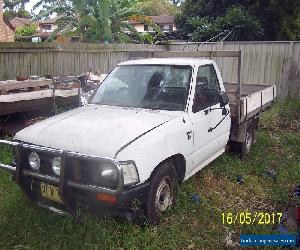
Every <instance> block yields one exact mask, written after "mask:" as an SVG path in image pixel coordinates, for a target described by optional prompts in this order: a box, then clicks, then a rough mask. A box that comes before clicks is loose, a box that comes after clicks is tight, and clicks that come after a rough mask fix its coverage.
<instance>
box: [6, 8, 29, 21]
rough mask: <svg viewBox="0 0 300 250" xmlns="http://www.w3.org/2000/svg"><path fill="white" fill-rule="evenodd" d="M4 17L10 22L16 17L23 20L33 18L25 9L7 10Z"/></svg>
mask: <svg viewBox="0 0 300 250" xmlns="http://www.w3.org/2000/svg"><path fill="white" fill-rule="evenodd" d="M3 15H4V17H5V18H6V19H8V20H11V19H13V18H15V17H22V18H29V19H30V18H31V15H30V13H29V12H28V11H27V10H24V9H18V10H17V11H15V10H5V11H4V13H3Z"/></svg>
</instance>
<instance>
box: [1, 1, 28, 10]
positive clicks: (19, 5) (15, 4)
mask: <svg viewBox="0 0 300 250" xmlns="http://www.w3.org/2000/svg"><path fill="white" fill-rule="evenodd" d="M28 2H29V0H3V8H4V9H9V10H11V11H15V10H17V9H23V10H24V9H25V3H28Z"/></svg>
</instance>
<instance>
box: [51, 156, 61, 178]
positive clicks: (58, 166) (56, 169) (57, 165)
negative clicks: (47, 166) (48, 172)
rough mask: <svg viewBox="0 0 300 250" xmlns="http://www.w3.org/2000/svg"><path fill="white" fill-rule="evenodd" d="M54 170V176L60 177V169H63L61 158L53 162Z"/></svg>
mask: <svg viewBox="0 0 300 250" xmlns="http://www.w3.org/2000/svg"><path fill="white" fill-rule="evenodd" d="M52 169H53V172H54V174H56V175H60V169H61V158H60V157H55V158H54V159H53V160H52Z"/></svg>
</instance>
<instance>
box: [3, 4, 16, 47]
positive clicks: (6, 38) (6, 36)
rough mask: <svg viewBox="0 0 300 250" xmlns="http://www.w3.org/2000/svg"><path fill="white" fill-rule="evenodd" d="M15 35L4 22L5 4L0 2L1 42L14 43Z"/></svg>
mask: <svg viewBox="0 0 300 250" xmlns="http://www.w3.org/2000/svg"><path fill="white" fill-rule="evenodd" d="M14 36H15V33H14V31H13V30H12V29H11V28H10V27H9V26H8V25H7V23H6V22H5V21H4V20H3V2H2V0H0V42H13V41H14Z"/></svg>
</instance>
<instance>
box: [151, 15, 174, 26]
mask: <svg viewBox="0 0 300 250" xmlns="http://www.w3.org/2000/svg"><path fill="white" fill-rule="evenodd" d="M150 18H151V19H152V21H153V22H154V23H156V24H171V23H175V17H174V16H150Z"/></svg>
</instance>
